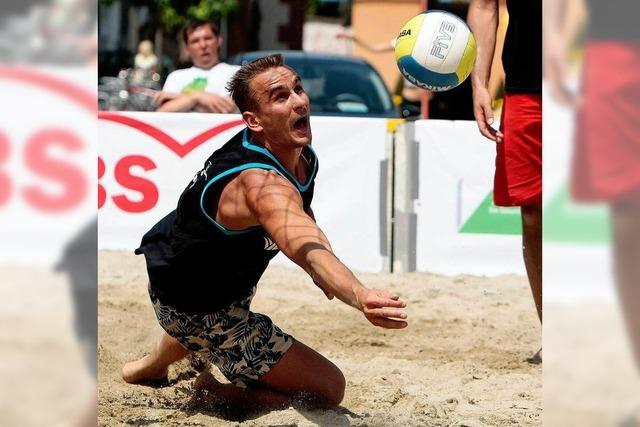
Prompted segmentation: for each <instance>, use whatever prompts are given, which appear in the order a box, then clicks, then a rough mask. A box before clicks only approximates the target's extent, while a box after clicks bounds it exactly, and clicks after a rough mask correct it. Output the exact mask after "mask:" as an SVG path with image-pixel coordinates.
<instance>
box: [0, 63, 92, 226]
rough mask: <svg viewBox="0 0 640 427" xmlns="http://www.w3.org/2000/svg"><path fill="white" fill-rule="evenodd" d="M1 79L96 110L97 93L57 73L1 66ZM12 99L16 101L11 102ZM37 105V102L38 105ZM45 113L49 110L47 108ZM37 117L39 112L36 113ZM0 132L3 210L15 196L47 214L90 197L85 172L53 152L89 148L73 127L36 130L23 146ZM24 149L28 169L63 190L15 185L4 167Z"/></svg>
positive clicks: (70, 151)
mask: <svg viewBox="0 0 640 427" xmlns="http://www.w3.org/2000/svg"><path fill="white" fill-rule="evenodd" d="M0 79H7V80H12V81H17V82H20V83H24V84H26V85H28V86H33V87H37V88H39V89H43V90H45V91H46V92H50V93H54V94H56V95H58V96H60V97H61V98H64V99H66V100H67V101H71V102H72V103H74V104H76V105H78V106H79V107H80V108H81V109H83V110H86V111H87V112H89V113H91V114H92V115H93V114H95V111H96V109H97V108H96V95H95V94H93V93H91V92H90V91H88V90H86V89H84V88H82V87H80V86H76V85H75V84H71V83H67V82H66V81H64V80H60V79H58V78H56V77H54V76H51V75H48V74H44V73H41V72H37V71H34V70H30V69H27V68H18V67H0ZM12 102H13V101H12ZM36 106H37V105H36ZM44 112H45V113H46V111H44ZM36 116H37V115H36ZM8 123H9V124H8V125H7V126H9V128H7V129H2V131H0V209H1V208H3V207H6V206H7V205H8V204H9V203H11V200H12V199H14V198H15V197H18V196H21V198H22V199H23V200H24V201H25V203H26V204H27V205H28V206H30V207H31V208H33V209H34V210H36V211H40V212H45V213H62V212H68V211H70V210H72V209H74V208H75V207H77V206H79V205H80V204H81V203H82V202H83V201H84V200H85V199H86V197H87V194H88V182H87V181H88V180H87V176H86V173H85V171H83V170H82V169H81V168H79V167H78V166H76V165H74V164H73V163H70V162H67V161H63V160H62V159H60V158H56V157H54V156H51V154H50V153H51V152H53V151H56V150H58V151H64V152H65V153H78V152H81V151H83V150H85V149H86V144H85V142H84V140H83V138H81V136H80V135H78V134H77V133H76V132H74V131H73V129H71V128H70V126H64V125H63V126H60V127H46V128H42V129H36V130H34V132H33V133H32V134H31V135H30V136H28V137H27V140H26V142H25V143H24V144H23V145H18V144H12V141H11V140H10V139H9V137H8V135H7V134H6V133H5V132H4V131H5V130H7V131H10V130H11V129H10V122H8ZM13 147H19V148H20V149H22V150H23V153H22V154H23V158H24V160H23V161H24V166H25V169H26V170H27V171H28V172H29V173H30V174H31V175H32V176H37V177H39V178H41V179H43V180H44V181H47V182H51V183H55V184H57V185H58V186H59V187H61V188H62V191H59V192H57V193H51V192H50V191H48V190H45V189H44V188H43V187H42V186H39V185H35V184H31V185H26V186H24V187H23V188H15V186H16V183H15V180H14V179H12V177H11V176H10V174H9V173H8V172H6V171H3V170H2V165H4V164H6V163H7V162H8V161H9V159H10V157H11V156H16V155H19V154H20V153H16V152H15V150H13V149H12V148H13Z"/></svg>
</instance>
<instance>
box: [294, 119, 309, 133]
mask: <svg viewBox="0 0 640 427" xmlns="http://www.w3.org/2000/svg"><path fill="white" fill-rule="evenodd" d="M308 128H309V116H302V117H300V118H299V119H298V120H296V121H295V122H293V129H294V130H297V131H301V132H306V131H307V129H308Z"/></svg>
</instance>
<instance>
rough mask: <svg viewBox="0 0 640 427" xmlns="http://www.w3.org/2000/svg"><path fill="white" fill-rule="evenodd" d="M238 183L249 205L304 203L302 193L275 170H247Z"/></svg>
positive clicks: (239, 177) (243, 172) (240, 176)
mask: <svg viewBox="0 0 640 427" xmlns="http://www.w3.org/2000/svg"><path fill="white" fill-rule="evenodd" d="M238 181H239V182H238V184H239V185H240V187H241V188H242V189H243V191H244V193H245V195H246V198H247V202H248V203H249V205H254V206H258V205H259V204H261V203H266V202H275V201H284V200H289V201H295V202H296V204H301V203H302V198H301V197H300V193H299V192H298V190H296V188H295V187H294V186H293V184H291V182H289V181H288V180H287V179H285V178H284V177H282V176H281V175H280V174H279V173H278V172H276V171H274V170H265V169H247V170H245V171H242V172H241V173H240V175H239V176H238Z"/></svg>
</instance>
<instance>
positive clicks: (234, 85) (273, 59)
mask: <svg viewBox="0 0 640 427" xmlns="http://www.w3.org/2000/svg"><path fill="white" fill-rule="evenodd" d="M277 67H285V68H288V69H289V70H291V71H293V72H294V73H295V74H297V73H296V72H295V71H294V70H293V69H292V68H291V67H289V66H288V65H285V63H284V56H282V55H281V54H279V53H276V54H273V55H269V56H263V57H262V58H258V59H256V60H254V61H251V62H249V63H247V64H244V65H243V66H242V67H240V69H239V70H238V71H236V73H235V74H234V75H233V78H231V80H230V81H229V83H227V90H228V91H229V93H230V94H231V98H233V102H235V103H236V105H237V106H238V108H239V109H240V112H241V113H244V112H245V111H255V110H256V109H257V108H258V104H257V102H256V100H255V98H254V96H253V93H252V92H251V86H250V83H251V80H253V78H254V77H255V76H257V75H258V74H260V73H262V72H264V71H266V70H268V69H270V68H277Z"/></svg>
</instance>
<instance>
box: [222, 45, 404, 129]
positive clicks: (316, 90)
mask: <svg viewBox="0 0 640 427" xmlns="http://www.w3.org/2000/svg"><path fill="white" fill-rule="evenodd" d="M255 58H257V56H256V57H253V56H252V55H249V56H242V57H241V58H237V57H236V58H233V61H232V62H233V63H238V64H242V63H245V62H248V61H251V60H253V59H255ZM285 62H286V64H287V65H288V66H290V67H291V68H293V69H294V70H295V71H296V72H297V73H298V74H299V75H300V77H301V78H302V84H303V86H304V89H305V91H306V92H307V94H308V95H309V99H310V102H311V112H312V113H320V114H330V115H334V114H335V115H356V116H385V117H393V116H396V115H397V112H396V109H395V107H394V105H393V103H392V101H391V95H390V94H389V92H388V90H387V87H386V86H385V84H384V82H383V81H382V78H381V77H380V75H379V74H378V73H377V72H376V71H375V70H374V69H373V68H372V67H371V66H370V65H368V64H366V63H358V62H353V61H351V60H347V59H345V60H342V59H341V58H316V57H309V56H304V57H301V56H287V55H286V54H285Z"/></svg>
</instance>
